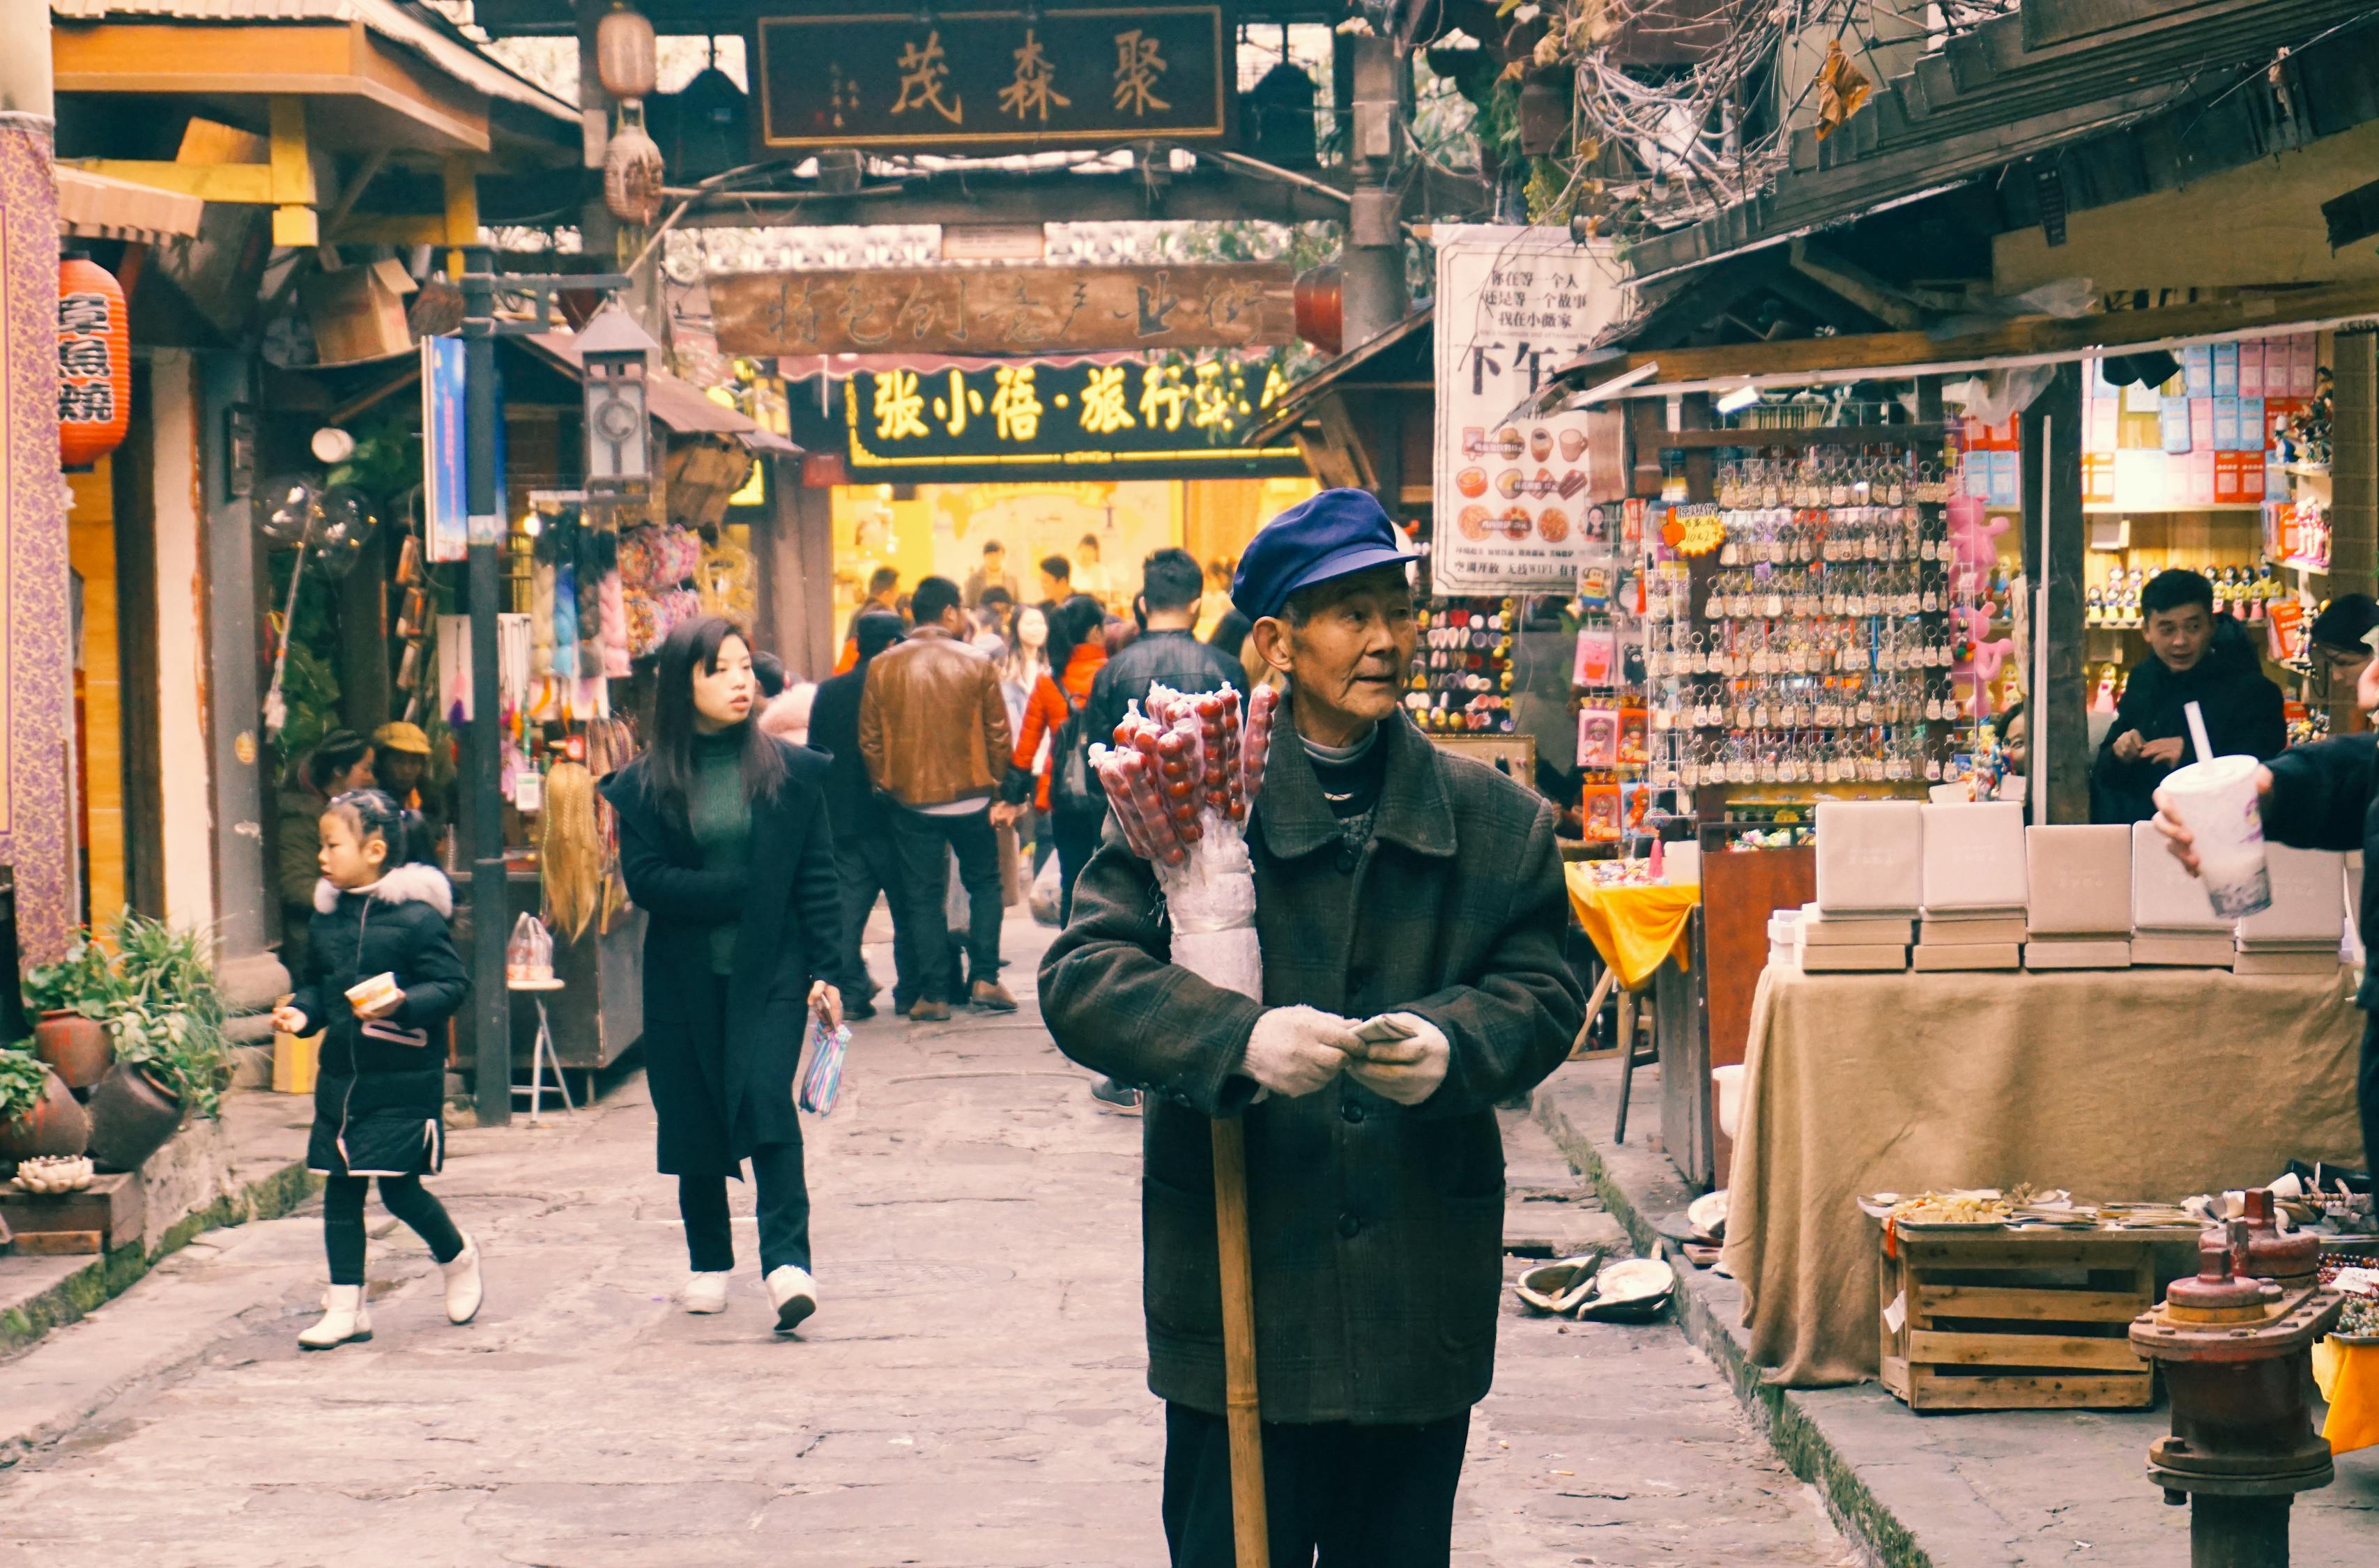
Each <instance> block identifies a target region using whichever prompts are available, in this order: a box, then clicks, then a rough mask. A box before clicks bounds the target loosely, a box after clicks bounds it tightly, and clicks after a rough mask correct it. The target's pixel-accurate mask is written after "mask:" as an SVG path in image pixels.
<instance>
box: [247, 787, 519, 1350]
mask: <svg viewBox="0 0 2379 1568" xmlns="http://www.w3.org/2000/svg"><path fill="white" fill-rule="evenodd" d="M319 827H320V834H321V840H322V849H321V854H320V863H321V867H322V879H321V881H320V882H319V883H317V884H316V885H315V888H314V918H313V920H312V922H311V923H309V925H308V943H307V966H306V969H307V972H306V976H305V982H306V983H305V984H303V985H302V986H300V987H299V989H298V991H297V994H296V995H295V996H293V997H291V998H290V1000H289V1002H288V1004H287V1005H286V1006H284V1007H282V1008H281V1009H280V1010H279V1011H278V1012H276V1013H274V1014H273V1016H272V1022H273V1027H275V1028H276V1029H283V1030H286V1031H288V1032H289V1033H291V1034H296V1035H306V1034H311V1033H313V1032H314V1031H317V1030H320V1031H322V1056H321V1067H320V1072H319V1074H318V1075H317V1077H316V1079H315V1081H314V1134H313V1139H312V1140H311V1142H310V1143H309V1144H308V1147H307V1151H306V1166H307V1168H308V1170H311V1171H313V1172H315V1173H316V1174H317V1175H319V1176H323V1177H325V1178H326V1182H325V1186H324V1188H323V1194H322V1242H323V1246H324V1248H325V1250H327V1251H328V1252H329V1253H330V1259H331V1288H330V1290H329V1292H328V1293H327V1294H326V1295H325V1296H324V1297H323V1298H322V1308H323V1315H322V1320H321V1321H320V1322H318V1323H316V1324H315V1325H314V1326H313V1327H311V1328H309V1329H308V1330H307V1331H306V1332H305V1333H301V1334H299V1335H298V1336H297V1343H298V1344H299V1345H303V1346H305V1347H306V1348H307V1349H308V1350H328V1349H330V1348H331V1347H332V1345H343V1344H344V1343H346V1342H347V1341H348V1340H365V1339H369V1338H371V1313H370V1311H369V1309H367V1308H366V1307H365V1305H364V1194H365V1192H366V1191H367V1190H368V1189H369V1188H370V1187H371V1178H372V1177H374V1176H378V1177H379V1178H380V1201H381V1202H382V1203H383V1204H385V1205H387V1207H388V1212H390V1213H392V1214H394V1215H395V1216H396V1217H397V1218H398V1219H400V1220H403V1221H404V1222H405V1224H408V1225H411V1226H412V1227H413V1229H414V1231H415V1233H416V1234H417V1235H418V1236H420V1237H421V1239H422V1240H424V1241H426V1242H428V1243H429V1250H430V1253H431V1255H432V1256H434V1257H435V1258H436V1259H437V1260H438V1263H439V1266H440V1268H441V1269H442V1270H443V1271H444V1272H445V1275H446V1316H447V1318H448V1319H449V1320H450V1321H453V1322H457V1323H467V1322H469V1321H471V1318H472V1315H473V1314H474V1313H476V1312H477V1311H478V1309H479V1297H480V1285H479V1249H478V1248H477V1247H476V1246H474V1245H473V1244H472V1241H471V1238H470V1237H469V1236H465V1235H464V1234H463V1233H462V1232H460V1231H458V1230H456V1229H455V1228H454V1222H453V1220H451V1219H449V1218H447V1216H446V1210H445V1207H444V1206H443V1205H442V1204H441V1203H440V1202H439V1201H438V1200H437V1199H435V1198H433V1197H431V1196H430V1195H429V1193H428V1192H427V1191H425V1190H424V1189H423V1188H422V1186H421V1177H422V1176H423V1175H424V1174H435V1173H436V1171H437V1170H438V1168H439V1166H440V1165H441V1164H443V1163H444V1160H445V1152H446V1149H445V1141H446V1140H445V1134H444V1128H443V1127H442V1126H441V1122H440V1119H439V1117H440V1112H441V1108H442V1106H443V1104H444V1101H445V1092H446V1054H445V1052H444V1051H443V1050H441V1049H440V1048H439V1045H438V1043H437V1040H438V1035H439V1026H441V1025H442V1024H443V1023H445V1021H446V1020H447V1019H450V1018H452V1017H453V1015H454V1012H455V1010H456V1009H457V1008H459V1007H461V1006H462V1005H463V998H464V996H465V994H467V993H468V992H469V990H470V988H471V983H470V980H469V978H468V977H467V976H466V975H465V972H464V970H463V961H462V959H459V958H457V957H456V956H455V953H454V945H453V942H452V941H450V940H449V939H448V937H447V933H446V922H447V920H448V918H449V917H450V916H452V915H453V912H454V894H453V889H452V888H451V887H448V886H447V883H446V878H445V875H444V874H442V873H441V872H440V871H439V869H438V868H437V867H436V866H434V865H428V864H425V863H422V862H419V861H417V860H416V859H415V856H416V855H417V854H419V853H420V852H422V850H424V849H426V847H427V846H426V845H424V844H422V842H421V838H422V837H423V835H422V834H421V832H420V818H419V817H418V816H417V815H416V814H413V813H410V812H407V811H405V810H403V809H401V808H400V807H399V806H398V805H397V803H396V802H394V801H393V800H392V799H390V798H389V797H388V796H387V795H385V794H382V793H381V792H380V790H351V791H349V792H348V793H345V794H343V795H340V796H338V797H337V798H336V799H334V800H332V802H331V803H330V806H329V808H328V809H327V810H325V811H324V812H323V813H322V817H321V821H320V824H319ZM384 974H392V975H393V976H394V977H395V984H394V986H392V987H384V988H383V989H382V991H381V994H380V995H367V996H366V999H365V1000H363V1001H351V1000H350V999H349V997H348V995H346V994H347V993H348V992H349V991H350V990H353V989H355V988H356V987H357V986H359V985H360V984H361V983H364V982H366V981H369V980H372V979H374V978H376V977H378V976H380V975H384Z"/></svg>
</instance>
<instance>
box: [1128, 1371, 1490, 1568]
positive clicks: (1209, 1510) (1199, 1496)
mask: <svg viewBox="0 0 2379 1568" xmlns="http://www.w3.org/2000/svg"><path fill="white" fill-rule="evenodd" d="M1469 1433H1470V1412H1469V1411H1467V1410H1466V1411H1464V1412H1463V1413H1462V1414H1461V1415H1459V1416H1449V1417H1446V1418H1445V1419H1444V1420H1442V1421H1431V1422H1429V1423H1427V1424H1426V1425H1423V1426H1408V1427H1358V1426H1351V1425H1349V1424H1348V1423H1346V1422H1344V1421H1335V1422H1329V1423H1326V1424H1323V1425H1320V1426H1286V1425H1277V1424H1274V1423H1273V1422H1269V1421H1267V1422H1265V1423H1264V1428H1263V1453H1264V1506H1265V1514H1266V1517H1267V1519H1268V1520H1269V1522H1270V1525H1271V1531H1270V1533H1271V1537H1272V1562H1273V1568H1313V1565H1315V1564H1317V1563H1318V1565H1319V1568H1445V1564H1446V1560H1447V1559H1448V1557H1449V1556H1451V1554H1452V1552H1453V1535H1454V1489H1455V1485H1456V1484H1457V1483H1459V1482H1460V1480H1461V1479H1462V1450H1463V1445H1464V1443H1465V1442H1467V1441H1468V1438H1469ZM1165 1544H1166V1545H1167V1546H1169V1547H1171V1548H1172V1550H1173V1568H1233V1561H1234V1555H1235V1554H1234V1552H1233V1550H1232V1544H1231V1452H1230V1437H1229V1433H1228V1430H1227V1429H1226V1426H1225V1424H1224V1421H1223V1417H1220V1416H1209V1415H1207V1414H1205V1413H1204V1412H1203V1411H1200V1410H1192V1409H1190V1407H1189V1406H1187V1405H1169V1404H1168V1405H1165Z"/></svg>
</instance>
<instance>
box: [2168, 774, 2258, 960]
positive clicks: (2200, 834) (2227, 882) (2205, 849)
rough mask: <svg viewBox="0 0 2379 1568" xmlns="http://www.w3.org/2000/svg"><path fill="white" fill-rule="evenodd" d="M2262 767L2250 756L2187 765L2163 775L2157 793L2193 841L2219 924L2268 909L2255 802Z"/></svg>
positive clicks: (2200, 875)
mask: <svg viewBox="0 0 2379 1568" xmlns="http://www.w3.org/2000/svg"><path fill="white" fill-rule="evenodd" d="M2261 766H2263V765H2262V764H2261V763H2259V762H2257V761H2256V760H2255V759H2254V758H2253V757H2251V756H2227V757H2215V758H2213V759H2212V760H2211V761H2207V762H2193V763H2191V764H2190V765H2189V766H2187V767H2181V768H2175V769H2174V770H2173V771H2172V772H2171V773H2170V774H2168V775H2167V776H2166V778H2165V781H2164V783H2163V785H2162V786H2161V787H2160V788H2159V790H2158V791H2157V792H2158V793H2159V794H2161V795H2162V796H2163V797H2164V798H2165V801H2166V802H2167V803H2168V804H2169V805H2170V806H2171V807H2172V810H2173V814H2174V815H2176V816H2178V817H2180V822H2181V826H2184V827H2186V828H2188V829H2189V833H2190V837H2191V838H2192V839H2193V840H2195V844H2194V848H2195V850H2196V852H2197V865H2198V875H2199V877H2200V878H2201V879H2202V880H2203V881H2204V884H2205V896H2206V899H2208V900H2209V901H2210V902H2211V903H2212V904H2213V905H2214V912H2215V913H2216V914H2217V915H2219V916H2221V917H2222V918H2223V919H2224V920H2241V919H2244V918H2245V917H2246V916H2248V915H2252V914H2261V913H2263V912H2264V911H2265V910H2268V909H2270V908H2271V907H2272V876H2271V872H2270V869H2269V868H2268V866H2267V865H2266V864H2265V860H2264V814H2263V811H2262V809H2261V807H2260V805H2259V803H2258V802H2257V801H2256V799H2255V770H2256V769H2257V768H2259V767H2261Z"/></svg>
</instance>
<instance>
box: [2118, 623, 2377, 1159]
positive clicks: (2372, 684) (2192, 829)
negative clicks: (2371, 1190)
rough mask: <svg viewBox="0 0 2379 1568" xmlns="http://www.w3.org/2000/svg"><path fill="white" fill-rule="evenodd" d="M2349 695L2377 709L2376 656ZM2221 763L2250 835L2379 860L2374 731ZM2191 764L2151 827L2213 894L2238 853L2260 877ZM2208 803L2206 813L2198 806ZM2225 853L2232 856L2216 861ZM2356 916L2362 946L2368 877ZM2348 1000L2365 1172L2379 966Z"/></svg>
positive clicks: (2209, 782) (2373, 908)
mask: <svg viewBox="0 0 2379 1568" xmlns="http://www.w3.org/2000/svg"><path fill="white" fill-rule="evenodd" d="M2354 697H2355V702H2356V703H2357V705H2358V706H2361V708H2362V710H2363V711H2364V712H2365V713H2370V712H2373V710H2379V662H2373V663H2371V664H2367V665H2365V666H2364V667H2363V669H2362V671H2361V679H2360V680H2359V681H2357V683H2356V686H2355V693H2354ZM2252 762H2253V759H2252V758H2248V757H2229V756H2222V757H2216V758H2215V759H2214V762H2213V764H2212V765H2211V766H2212V767H2213V768H2222V766H2223V765H2226V764H2228V765H2241V764H2252ZM2224 771H2225V772H2226V773H2227V772H2238V773H2240V775H2241V776H2242V778H2243V786H2240V785H2233V786H2232V788H2233V789H2234V790H2238V791H2239V793H2240V796H2242V797H2243V793H2244V790H2252V796H2253V800H2254V804H2255V811H2254V815H2255V816H2257V817H2260V820H2261V826H2260V829H2259V830H2256V831H2254V832H2253V833H2252V837H2253V838H2256V839H2260V838H2265V837H2268V838H2270V839H2271V840H2272V841H2273V842H2275V843H2281V844H2289V845H2293V846H2295V847H2296V848H2298V849H2303V850H2362V851H2363V858H2364V862H2365V863H2366V864H2367V863H2369V862H2371V861H2373V859H2379V733H2373V731H2370V730H2365V731H2363V732H2362V733H2361V734H2359V735H2342V736H2338V737H2337V738H2336V739H2334V740H2328V741H2317V742H2314V743H2313V744H2312V745H2309V746H2298V747H2296V748H2294V749H2293V750H2289V751H2285V752H2282V753H2281V754H2279V755H2277V756H2276V757H2274V758H2272V759H2271V760H2270V761H2269V762H2267V763H2263V764H2256V765H2253V767H2252V772H2246V771H2245V770H2244V769H2243V768H2240V767H2236V766H2233V767H2232V768H2228V769H2224ZM2198 772H2199V770H2198V769H2197V768H2194V767H2192V768H2185V769H2182V770H2180V772H2178V773H2175V774H2174V775H2172V776H2171V777H2170V778H2168V779H2167V780H2166V781H2165V783H2164V785H2163V786H2162V787H2161V788H2159V789H2158V790H2156V808H2157V809H2156V829H2157V831H2158V832H2161V833H2162V834H2163V835H2164V836H2165V838H2167V839H2168V840H2169V841H2170V842H2169V845H2168V847H2169V848H2170V849H2171V850H2172V852H2173V854H2174V856H2175V857H2176V858H2177V859H2179V860H2180V863H2181V864H2183V865H2185V866H2187V867H2188V868H2189V869H2190V872H2191V874H2192V875H2196V876H2201V877H2204V878H2205V879H2206V881H2207V883H2208V887H2207V892H2208V894H2209V895H2213V894H2214V893H2215V892H2216V887H2215V886H2214V884H2215V883H2216V880H2217V879H2222V880H2226V881H2228V883H2229V885H2230V886H2231V887H2237V886H2238V883H2239V879H2240V877H2239V873H2240V862H2243V861H2244V860H2245V859H2248V858H2252V861H2253V862H2254V866H2253V869H2254V872H2255V874H2256V875H2257V876H2258V877H2260V876H2261V874H2262V871H2263V863H2262V862H2263V844H2262V843H2261V842H2260V841H2257V842H2252V843H2246V842H2245V839H2244V837H2242V836H2241V835H2240V834H2238V833H2237V832H2236V831H2235V830H2232V831H2226V829H2228V827H2229V823H2230V821H2231V820H2232V817H2233V814H2235V813H2236V812H2237V811H2238V807H2239V801H2238V800H2237V799H2230V798H2227V797H2226V796H2225V793H2224V790H2223V786H2224V785H2225V784H2226V783H2228V780H2227V779H2206V780H2204V784H2205V785H2206V786H2209V787H2203V788H2192V785H2198V784H2200V782H2201V781H2200V780H2199V779H2197V778H2189V777H2184V776H2185V775H2193V774H2197V773H2198ZM2209 810H2210V812H2211V815H2208V814H2206V813H2207V812H2209ZM2217 838H2221V839H2224V840H2226V842H2225V843H2224V844H2223V847H2222V850H2217V849H2216V839H2217ZM2242 844H2243V846H2244V848H2243V850H2242V849H2241V848H2240V846H2241V845H2242ZM2224 861H2228V862H2231V863H2230V864H2228V865H2226V864H2223V863H2221V862H2224ZM2266 897H2268V894H2267V895H2266ZM2222 902H2223V901H2222V899H2219V898H2217V899H2216V900H2215V907H2216V911H2217V912H2227V911H2223V909H2222ZM2356 919H2357V921H2358V923H2359V924H2360V927H2361V932H2362V940H2363V946H2364V947H2365V948H2366V949H2368V948H2369V947H2370V946H2371V943H2372V941H2373V938H2374V937H2379V882H2374V881H2373V880H2372V879H2370V878H2369V877H2367V876H2366V877H2365V878H2364V881H2363V884H2362V907H2361V909H2360V910H2359V911H2356ZM2354 1001H2355V1005H2356V1006H2357V1007H2361V1009H2362V1010H2363V1013H2364V1014H2365V1018H2364V1020H2363V1026H2362V1064H2361V1071H2360V1072H2359V1073H2358V1074H2357V1076H2356V1080H2355V1095H2356V1103H2357V1104H2358V1105H2359V1106H2360V1107H2361V1113H2362V1164H2363V1168H2364V1169H2365V1170H2371V1169H2373V1168H2374V1167H2379V970H2374V969H2373V967H2372V966H2370V965H2368V964H2366V965H2365V966H2364V969H2363V971H2362V986H2361V990H2360V991H2358V992H2357V993H2356V994H2355V997H2354Z"/></svg>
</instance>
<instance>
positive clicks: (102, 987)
mask: <svg viewBox="0 0 2379 1568" xmlns="http://www.w3.org/2000/svg"><path fill="white" fill-rule="evenodd" d="M24 990H25V1006H26V1007H29V1008H30V1009H32V1011H34V1012H35V1013H50V1012H77V1013H80V1014H81V1015H82V1016H83V1017H85V1018H87V1019H106V1018H107V1017H108V1016H109V1015H110V1014H112V1013H113V1012H114V1011H115V1007H116V1004H117V1003H118V1002H119V1001H120V1000H121V999H122V996H121V988H120V987H119V986H118V985H117V983H116V978H115V971H114V970H113V969H111V968H110V967H109V964H108V958H107V949H106V948H104V947H101V946H100V945H99V944H98V943H96V942H94V941H92V940H91V933H90V932H88V931H78V932H76V933H75V934H74V935H73V936H72V937H71V938H70V939H69V940H68V941H67V943H66V956H65V957H64V958H62V959H59V960H58V961H57V962H55V963H54V964H36V965H34V966H33V967H32V968H31V969H30V970H28V971H25V985H24Z"/></svg>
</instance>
